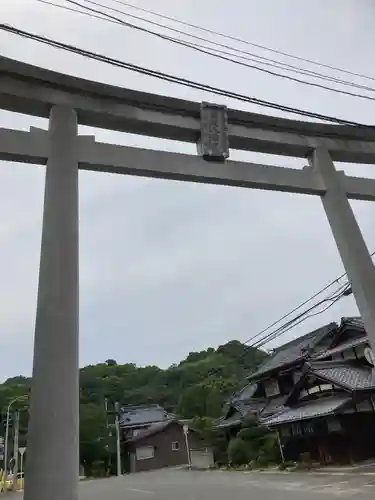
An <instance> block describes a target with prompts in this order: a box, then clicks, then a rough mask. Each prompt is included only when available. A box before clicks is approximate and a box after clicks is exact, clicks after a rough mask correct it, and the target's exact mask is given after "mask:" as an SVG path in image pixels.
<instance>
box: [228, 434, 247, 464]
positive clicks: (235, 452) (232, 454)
mask: <svg viewBox="0 0 375 500" xmlns="http://www.w3.org/2000/svg"><path fill="white" fill-rule="evenodd" d="M249 455H250V453H249V448H248V446H247V444H246V443H245V441H243V440H242V439H239V438H235V439H232V440H231V442H230V443H229V445H228V459H229V463H230V464H233V465H245V464H247V463H248V462H249Z"/></svg>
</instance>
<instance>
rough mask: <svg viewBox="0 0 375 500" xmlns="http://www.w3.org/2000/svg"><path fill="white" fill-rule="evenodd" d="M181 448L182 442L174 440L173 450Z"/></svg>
mask: <svg viewBox="0 0 375 500" xmlns="http://www.w3.org/2000/svg"><path fill="white" fill-rule="evenodd" d="M179 449H180V443H179V442H178V441H173V442H172V450H173V451H178V450H179Z"/></svg>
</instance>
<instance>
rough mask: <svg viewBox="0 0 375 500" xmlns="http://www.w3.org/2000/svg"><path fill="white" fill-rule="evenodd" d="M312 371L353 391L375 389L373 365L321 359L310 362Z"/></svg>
mask: <svg viewBox="0 0 375 500" xmlns="http://www.w3.org/2000/svg"><path fill="white" fill-rule="evenodd" d="M309 366H310V370H309V372H310V373H313V374H314V375H316V376H317V377H320V378H323V379H324V380H327V381H329V382H332V383H333V384H336V385H339V386H341V387H343V388H345V389H349V390H351V391H365V390H374V389H375V376H374V374H373V370H372V369H371V367H370V366H369V367H367V366H363V365H362V366H358V365H356V364H354V363H349V362H337V361H320V362H314V363H309Z"/></svg>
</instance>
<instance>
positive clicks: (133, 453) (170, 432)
mask: <svg viewBox="0 0 375 500" xmlns="http://www.w3.org/2000/svg"><path fill="white" fill-rule="evenodd" d="M126 448H127V452H128V453H129V462H130V472H142V471H148V470H153V469H162V468H165V467H173V466H178V465H187V464H189V463H192V465H195V464H196V463H198V462H199V465H200V466H201V467H202V468H207V467H208V466H209V465H211V463H212V453H211V452H210V450H208V449H207V448H204V444H203V442H202V440H201V438H200V436H199V434H198V433H196V432H195V431H192V430H189V431H188V435H187V439H186V437H185V432H184V426H183V425H182V424H181V423H180V422H178V421H177V420H168V421H165V422H159V423H156V424H153V425H151V426H149V427H148V428H145V429H143V430H139V431H138V432H137V433H136V435H134V436H133V437H131V438H130V439H128V440H127V442H126Z"/></svg>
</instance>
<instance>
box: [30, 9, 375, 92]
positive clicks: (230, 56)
mask: <svg viewBox="0 0 375 500" xmlns="http://www.w3.org/2000/svg"><path fill="white" fill-rule="evenodd" d="M37 1H38V2H40V3H44V4H47V5H51V6H54V7H59V8H63V9H66V10H70V11H73V12H75V13H78V14H84V15H88V16H90V17H94V18H97V19H101V20H104V21H109V22H113V23H116V24H121V25H123V26H125V27H127V28H131V29H135V30H138V31H142V32H144V33H147V34H149V35H153V36H156V37H159V38H162V39H164V40H166V41H169V42H171V43H175V44H178V45H181V46H184V47H187V48H190V49H192V50H195V51H198V52H201V53H203V54H206V55H209V56H212V57H216V58H218V59H221V60H223V61H226V62H230V63H233V64H238V65H241V66H244V67H248V68H250V69H253V70H256V71H261V72H264V73H267V74H270V75H273V76H276V77H280V78H284V79H287V80H291V81H294V82H297V83H301V84H303V85H309V86H313V87H318V88H321V89H324V90H328V91H331V92H337V93H341V94H344V95H349V96H352V97H358V98H361V99H368V100H375V97H371V96H369V95H367V94H362V93H361V94H358V93H354V92H348V91H345V90H342V89H338V88H335V87H331V86H327V85H323V84H321V83H316V82H314V81H311V80H304V79H303V80H302V79H300V78H296V77H294V76H290V75H287V74H283V73H279V72H275V71H273V70H270V69H266V68H264V67H262V65H263V66H267V67H268V68H269V67H272V68H276V69H279V70H280V69H281V70H282V71H284V72H289V73H290V72H291V73H295V74H299V75H303V76H307V77H310V78H313V79H318V80H323V81H326V82H329V83H334V84H337V85H341V86H345V87H352V88H357V89H359V90H362V91H366V92H375V88H374V87H370V86H368V85H363V84H359V83H356V82H352V81H348V80H344V79H342V78H337V77H335V76H332V75H327V74H322V73H320V72H317V71H314V70H311V69H306V68H301V67H298V66H296V65H292V64H288V63H285V62H282V61H279V60H275V59H272V58H269V57H264V56H260V55H258V54H256V53H254V52H249V51H247V50H243V49H240V48H238V47H233V45H228V44H223V43H220V42H217V41H213V40H212V39H208V38H207V37H203V36H199V35H196V34H194V33H191V32H187V31H183V30H181V29H176V28H173V27H171V26H168V25H166V24H163V23H160V22H157V21H153V20H150V19H146V18H144V17H141V16H137V15H134V14H131V13H129V12H126V11H124V10H123V8H122V9H120V8H115V7H111V6H110V5H108V4H106V3H102V2H103V0H102V2H100V1H95V0H79V1H78V0H65V2H66V3H68V4H70V5H71V6H73V7H69V6H66V5H61V4H57V3H56V2H53V1H51V0H37ZM112 1H113V2H115V3H116V4H121V5H123V6H126V7H128V8H129V7H130V8H132V9H136V10H139V11H142V12H145V13H148V14H152V15H153V16H157V17H160V18H164V19H167V20H169V21H174V22H176V23H179V24H182V25H184V26H186V27H190V28H195V29H199V30H201V31H204V32H206V33H210V34H211V35H216V36H220V37H224V38H229V39H231V40H235V41H237V42H242V43H247V44H250V45H254V46H257V47H258V48H259V47H260V48H263V49H266V50H271V51H272V52H276V53H279V54H282V55H284V56H288V57H292V58H295V59H299V60H301V61H304V62H308V63H310V64H311V63H312V64H316V65H319V66H323V67H326V68H330V69H331V70H335V71H340V72H343V73H347V74H350V75H352V76H354V75H355V76H356V77H360V78H365V79H368V80H375V78H373V77H368V76H366V75H362V74H358V73H354V72H351V71H347V70H342V69H340V68H335V67H334V66H329V65H324V64H320V63H316V62H315V61H311V60H308V59H303V58H299V57H296V56H292V55H290V54H286V53H285V52H281V51H277V50H274V49H268V48H266V47H264V46H260V45H258V44H252V43H250V42H247V41H245V40H241V39H239V38H236V37H230V36H227V35H223V34H222V33H218V32H215V31H213V30H208V29H206V28H202V27H200V26H197V25H193V24H190V23H185V22H184V21H180V20H176V19H175V18H171V17H170V16H164V15H162V14H159V13H156V12H153V11H150V10H148V9H142V8H139V7H136V6H134V5H132V4H130V3H128V2H126V1H124V0H112ZM103 9H104V10H103ZM108 11H109V12H111V13H108ZM113 13H114V14H113ZM119 15H120V16H121V17H118V16H119ZM123 17H125V18H131V19H136V20H137V21H140V22H142V23H147V24H151V25H153V26H157V27H158V28H162V29H163V30H167V31H171V32H173V33H177V34H178V35H182V36H183V38H181V36H180V37H179V38H176V37H173V36H171V35H167V34H165V33H164V32H160V31H154V30H151V29H149V28H146V27H144V26H142V25H139V24H134V23H130V22H128V21H124V19H123ZM186 37H187V38H186ZM189 38H193V39H194V40H198V41H199V43H197V42H192V41H191V40H189ZM201 42H205V43H206V45H204V44H202V43H201ZM207 43H208V44H209V45H207ZM217 47H220V48H217ZM222 49H226V50H222ZM244 60H245V61H250V62H252V63H255V64H248V63H245V62H243V61H244ZM259 64H260V65H261V66H259Z"/></svg>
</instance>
